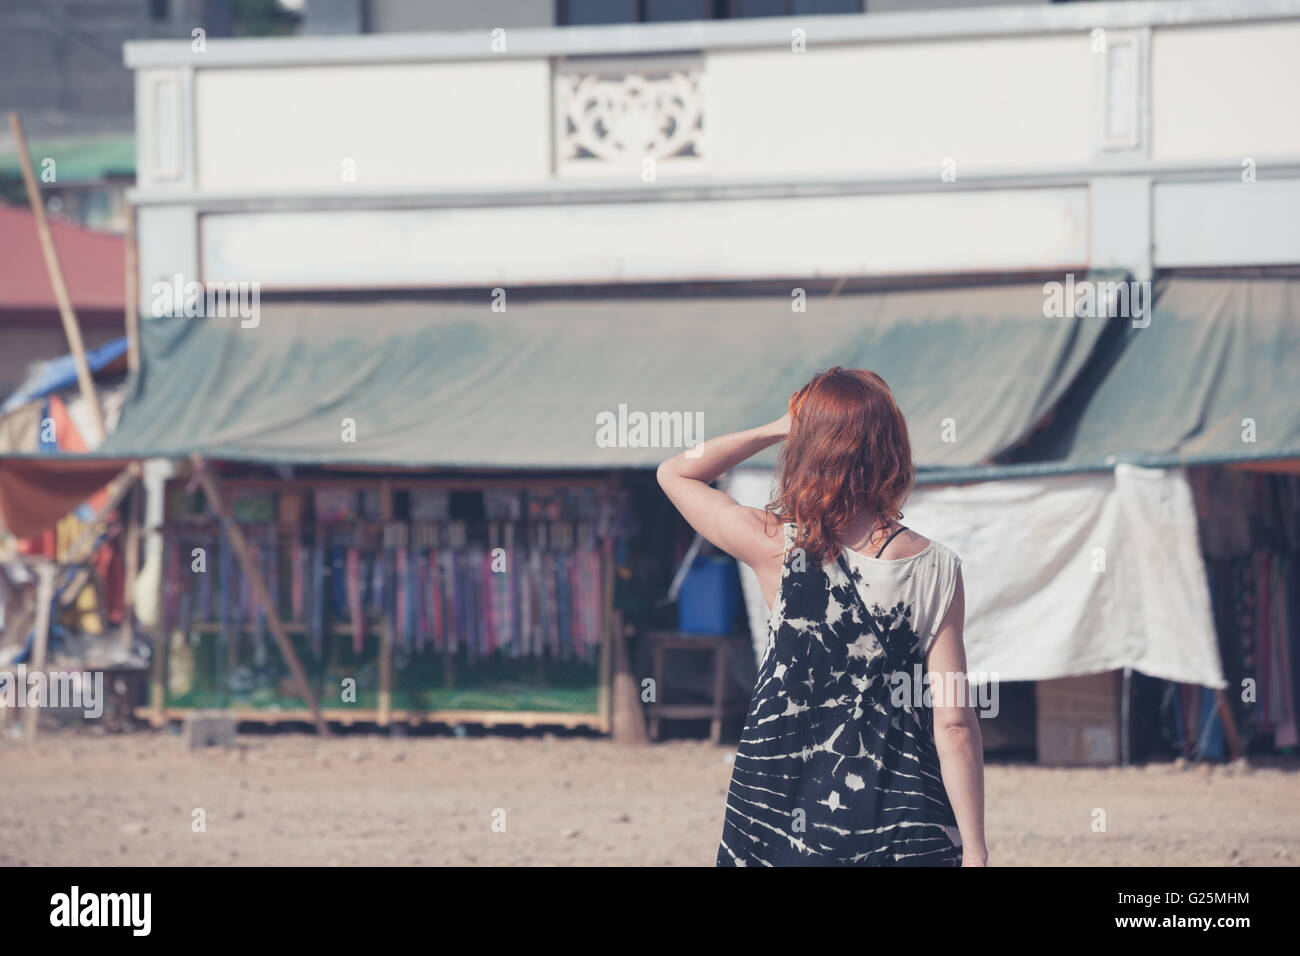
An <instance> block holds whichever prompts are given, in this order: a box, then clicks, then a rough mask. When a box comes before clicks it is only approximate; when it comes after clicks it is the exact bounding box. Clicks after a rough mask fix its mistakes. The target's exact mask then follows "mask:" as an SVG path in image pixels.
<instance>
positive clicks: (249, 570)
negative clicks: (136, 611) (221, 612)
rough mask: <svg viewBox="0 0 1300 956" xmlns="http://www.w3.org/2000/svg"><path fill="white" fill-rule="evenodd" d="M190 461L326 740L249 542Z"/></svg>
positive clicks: (194, 458)
mask: <svg viewBox="0 0 1300 956" xmlns="http://www.w3.org/2000/svg"><path fill="white" fill-rule="evenodd" d="M190 461H191V462H193V464H194V473H195V474H196V475H198V478H199V482H200V483H201V484H202V485H203V493H204V494H205V495H207V497H208V502H209V503H210V504H211V505H212V510H213V511H215V512H216V513H217V515H218V516H220V518H221V524H222V526H223V527H224V528H225V529H226V534H227V536H228V537H229V538H230V546H231V547H232V548H234V549H235V558H236V559H237V560H238V561H239V565H240V567H241V568H243V571H244V574H245V575H247V576H248V582H249V584H251V585H252V587H253V593H254V594H255V595H256V596H257V601H258V603H259V604H261V606H262V607H263V608H264V609H265V610H266V620H267V623H268V624H269V625H270V627H271V634H272V635H274V637H275V643H276V646H277V647H279V649H280V654H281V655H282V656H283V657H284V660H285V663H286V664H288V665H289V671H290V673H292V674H293V678H294V680H295V681H296V682H297V684H298V688H299V690H301V691H302V699H303V700H304V701H306V702H307V708H308V710H310V711H311V718H312V723H314V724H315V725H316V731H317V733H319V734H320V735H321V736H322V737H328V736H329V734H330V730H329V726H328V725H327V724H326V723H325V720H324V718H323V717H321V712H320V702H319V701H318V700H317V699H316V692H315V691H314V690H312V687H311V682H310V681H308V680H307V672H306V670H304V669H303V666H302V661H300V660H299V659H298V654H297V652H296V651H295V650H294V649H293V644H292V643H291V642H290V641H289V635H288V633H286V631H285V629H284V622H283V621H281V620H280V612H279V609H278V608H277V607H276V605H275V602H274V601H273V600H272V599H271V590H270V588H268V587H267V586H266V578H264V577H263V576H262V569H261V568H260V567H259V566H258V564H257V562H256V561H254V560H253V555H252V553H251V552H250V551H249V548H248V540H247V539H246V538H245V537H244V531H243V529H242V528H240V527H239V524H238V523H237V522H236V521H235V519H234V516H233V515H232V514H231V512H230V506H229V504H228V503H227V502H226V500H225V499H224V498H223V497H222V494H221V487H220V485H219V484H218V482H217V479H216V476H215V475H214V474H213V473H212V471H211V470H210V469H209V468H208V467H207V462H206V461H204V459H203V456H202V455H191V456H190ZM164 640H166V635H164Z"/></svg>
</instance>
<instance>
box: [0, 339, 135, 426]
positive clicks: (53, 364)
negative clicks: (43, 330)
mask: <svg viewBox="0 0 1300 956" xmlns="http://www.w3.org/2000/svg"><path fill="white" fill-rule="evenodd" d="M125 354H126V339H125V338H120V339H114V340H113V341H112V342H106V343H105V344H103V345H101V346H99V348H95V349H89V350H88V351H87V352H86V362H87V363H88V364H89V365H90V373H91V374H92V375H93V374H94V373H96V372H98V371H100V370H101V369H104V368H107V367H108V366H109V365H111V364H112V363H113V362H116V361H117V360H118V359H119V358H121V357H122V356H123V355H125ZM75 384H77V363H76V362H75V361H74V360H73V358H72V356H71V355H61V356H59V357H58V358H56V359H50V360H49V361H48V362H45V363H43V364H42V365H41V366H40V368H38V369H37V370H36V372H35V373H34V374H32V375H30V376H28V378H27V381H26V382H24V383H23V384H22V385H21V386H20V387H19V389H18V391H16V392H14V393H13V394H12V395H10V396H9V397H8V398H7V399H6V400H5V403H4V405H0V413H3V412H9V411H13V409H15V408H17V407H18V406H20V405H26V404H27V403H28V402H34V401H35V400H36V399H38V398H44V397H45V396H46V395H49V394H50V393H52V392H58V391H61V390H63V389H65V388H69V387H71V386H73V385H75Z"/></svg>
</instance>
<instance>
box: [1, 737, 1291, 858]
mask: <svg viewBox="0 0 1300 956" xmlns="http://www.w3.org/2000/svg"><path fill="white" fill-rule="evenodd" d="M727 758H728V750H727V748H726V747H715V746H712V745H709V744H705V743H696V742H673V743H666V744H660V745H657V746H652V747H647V748H641V749H632V748H623V747H618V746H615V745H613V744H612V743H609V742H608V741H605V740H597V739H590V738H581V737H562V738H561V737H553V736H549V735H548V736H530V737H525V738H509V737H494V736H487V737H468V738H454V737H450V736H445V737H405V738H389V737H383V736H377V735H365V736H363V735H348V736H345V737H338V738H335V739H332V740H327V741H318V740H316V739H315V738H313V737H311V736H307V735H296V734H276V735H241V736H240V737H239V738H238V743H237V744H236V746H234V747H227V748H211V749H208V750H206V751H202V752H197V753H192V752H190V751H189V750H187V749H186V747H185V744H184V742H183V741H182V739H181V738H180V737H178V736H176V735H174V734H169V733H164V732H153V731H143V732H139V733H134V734H125V735H92V734H88V733H85V732H81V731H53V732H43V733H42V736H41V737H40V739H39V741H38V742H37V743H36V744H35V745H33V744H29V743H26V742H23V741H21V740H14V739H12V738H10V737H7V736H6V737H5V738H4V739H3V740H0V865H8V866H13V865H27V864H34V865H51V864H67V865H94V866H101V865H127V864H130V865H153V864H172V865H185V866H194V865H214V864H215V865H220V864H234V865H254V866H255V865H262V864H290V865H312V866H322V865H324V866H328V865H344V866H346V865H352V864H379V865H389V864H415V865H431V864H486V865H516V864H522V865H537V864H556V865H573V864H594V865H640V864H650V865H664V866H707V865H712V863H713V859H714V853H715V850H716V848H717V840H718V834H719V832H720V826H721V814H722V807H723V801H724V796H725V792H726V787H727V782H728V779H729V774H730V766H729V764H728V762H727ZM987 789H988V839H989V846H990V853H991V856H992V859H991V861H990V862H991V863H992V864H994V865H1003V866H1026V865H1029V866H1032V865H1063V864H1068V865H1084V866H1126V865H1134V864H1147V865H1166V866H1178V865H1189V864H1205V865H1214V866H1223V865H1227V866H1233V865H1242V866H1275V865H1296V864H1300V761H1295V760H1291V761H1284V762H1272V763H1269V764H1262V765H1255V766H1251V767H1243V766H1237V767H1231V768H1224V767H1216V768H1214V769H1210V768H1207V767H1179V766H1176V765H1171V764H1161V765H1153V766H1151V767H1147V768H1131V769H1106V770H1060V769H1047V768H1040V767H1036V766H1028V765H1019V764H1017V765H1006V764H1003V765H999V764H993V765H991V766H990V767H989V768H988V787H987ZM197 810H201V811H203V813H202V819H203V822H204V824H205V825H206V830H205V831H204V832H195V827H194V821H195V820H196V819H198V815H197V814H196V811H197ZM1097 811H1104V818H1105V832H1094V819H1099V817H1098V814H1097ZM502 822H504V829H502V826H501V823H502ZM494 823H495V827H494Z"/></svg>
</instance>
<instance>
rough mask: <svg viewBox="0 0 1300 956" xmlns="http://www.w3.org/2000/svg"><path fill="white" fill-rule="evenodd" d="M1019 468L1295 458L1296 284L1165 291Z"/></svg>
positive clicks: (1121, 332) (1114, 335)
mask: <svg viewBox="0 0 1300 956" xmlns="http://www.w3.org/2000/svg"><path fill="white" fill-rule="evenodd" d="M1018 457H1019V458H1020V459H1021V460H1037V461H1057V462H1062V463H1065V464H1092V463H1097V462H1104V461H1106V460H1108V459H1109V458H1111V457H1118V458H1129V459H1132V460H1135V461H1141V460H1143V459H1157V460H1160V459H1166V460H1169V461H1184V462H1211V461H1249V460H1252V459H1264V460H1266V459H1285V458H1300V279H1237V278H1232V279H1223V278H1187V277H1177V278H1169V279H1166V280H1164V281H1163V282H1161V283H1160V284H1159V285H1158V287H1157V289H1156V296H1155V314H1154V315H1153V316H1152V318H1151V322H1150V325H1148V326H1147V327H1145V328H1134V327H1132V323H1128V322H1122V323H1120V324H1118V325H1117V326H1116V327H1115V328H1114V329H1113V330H1112V332H1111V333H1108V336H1107V340H1106V341H1105V342H1103V344H1102V346H1101V347H1100V348H1099V350H1098V356H1097V360H1096V361H1095V362H1094V364H1093V367H1092V368H1090V369H1089V370H1088V372H1087V373H1086V374H1085V375H1083V376H1081V378H1080V381H1079V382H1077V383H1076V384H1075V386H1074V387H1073V388H1071V390H1070V393H1069V395H1068V396H1067V399H1066V401H1065V402H1063V403H1062V407H1061V408H1060V410H1059V412H1058V413H1057V414H1055V415H1053V416H1052V417H1051V418H1050V420H1049V421H1048V422H1047V423H1046V424H1045V426H1044V427H1043V428H1042V429H1041V432H1040V434H1039V435H1038V436H1036V437H1035V438H1034V439H1033V440H1032V441H1030V442H1028V443H1027V444H1026V445H1025V447H1024V448H1023V449H1022V450H1021V454H1020V455H1019V456H1018Z"/></svg>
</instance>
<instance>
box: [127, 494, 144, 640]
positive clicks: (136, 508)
mask: <svg viewBox="0 0 1300 956" xmlns="http://www.w3.org/2000/svg"><path fill="white" fill-rule="evenodd" d="M143 523H144V486H143V485H141V486H140V487H138V488H136V489H135V493H134V494H133V495H131V506H130V508H129V509H128V511H127V515H126V541H125V543H124V544H123V545H122V548H123V550H124V551H125V554H124V555H123V563H124V564H125V565H126V572H125V574H124V575H123V582H122V590H123V592H124V593H123V595H122V650H124V651H130V650H131V648H132V647H133V646H134V644H135V582H136V578H138V577H139V576H140V525H141V524H143Z"/></svg>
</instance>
